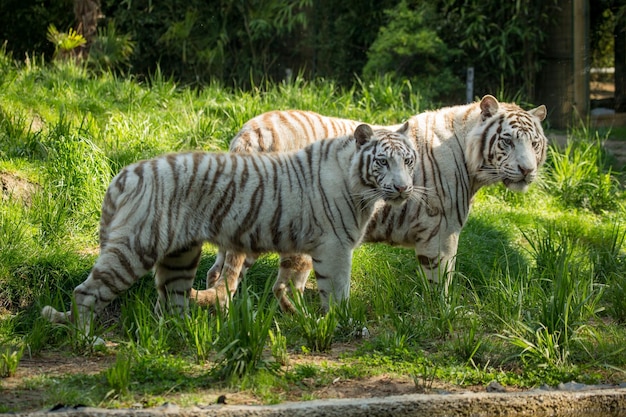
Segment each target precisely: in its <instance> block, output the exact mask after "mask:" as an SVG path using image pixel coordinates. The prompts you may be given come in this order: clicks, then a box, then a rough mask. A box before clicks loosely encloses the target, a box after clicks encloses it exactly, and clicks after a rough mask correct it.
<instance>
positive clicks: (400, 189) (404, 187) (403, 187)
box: [394, 185, 409, 193]
mask: <svg viewBox="0 0 626 417" xmlns="http://www.w3.org/2000/svg"><path fill="white" fill-rule="evenodd" d="M394 188H395V189H396V191H397V192H399V193H403V192H405V191H406V190H407V188H409V187H408V186H407V185H394Z"/></svg>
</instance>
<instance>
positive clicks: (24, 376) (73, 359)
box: [0, 345, 519, 412]
mask: <svg viewBox="0 0 626 417" xmlns="http://www.w3.org/2000/svg"><path fill="white" fill-rule="evenodd" d="M352 349H354V346H349V345H338V346H337V347H336V348H334V349H333V350H332V351H331V352H329V353H326V354H317V355H312V354H307V355H302V354H291V355H290V363H289V365H288V366H294V365H296V364H315V365H328V366H332V365H340V363H341V361H340V359H339V355H341V354H342V353H345V352H346V351H347V350H352ZM27 356H28V355H27V354H24V357H23V358H22V360H21V362H20V364H19V367H18V369H17V373H16V374H15V375H13V376H11V377H7V378H3V379H0V404H2V405H3V406H4V407H7V408H8V409H10V410H14V411H19V412H31V411H42V410H48V409H50V408H52V407H53V406H56V405H61V404H58V401H55V399H54V398H51V397H50V393H49V392H47V389H46V388H45V386H42V385H41V384H38V381H40V379H39V378H42V377H47V378H53V379H54V378H63V377H67V376H71V375H94V374H98V373H101V372H103V371H105V370H106V369H108V368H110V367H111V366H113V364H114V362H115V355H114V354H106V355H105V354H100V355H91V356H76V355H73V354H69V353H66V352H46V353H42V354H40V355H37V356H36V357H31V358H29V357H27ZM207 371H208V367H207ZM103 383H104V379H103ZM174 389H175V387H172V390H173V391H174ZM485 390H486V388H485V387H483V386H473V387H458V386H454V385H451V384H448V383H443V382H439V381H434V382H432V385H431V384H430V383H429V384H428V386H427V389H425V387H424V385H423V384H417V385H416V383H415V382H414V381H413V379H412V378H410V377H408V376H401V375H388V374H383V375H376V376H370V377H365V378H359V379H349V380H348V379H342V378H337V379H335V380H333V381H330V382H322V381H321V380H320V379H318V378H303V379H302V380H301V381H299V383H297V384H294V385H291V386H290V388H289V390H288V391H284V392H280V393H279V394H280V398H281V400H282V401H283V402H285V401H302V399H303V398H307V399H313V398H315V399H331V398H373V397H388V396H392V395H404V394H416V393H424V392H429V393H438V392H445V393H461V392H470V391H471V392H485ZM507 391H519V390H516V389H510V388H507ZM161 397H163V398H165V399H164V400H163V402H168V403H173V404H180V405H183V406H185V405H189V406H191V405H199V406H206V405H210V404H215V403H217V402H218V399H219V401H220V402H222V401H225V403H226V404H230V405H259V404H262V399H260V398H259V397H258V396H256V395H255V394H254V392H253V391H252V390H244V391H236V390H233V389H228V388H215V389H200V390H195V391H193V392H186V393H181V392H171V393H164V394H162V395H161ZM220 397H221V398H220ZM135 400H136V401H139V403H133V404H122V405H121V406H123V407H134V408H141V407H144V406H154V405H155V404H152V403H150V402H143V399H141V398H135ZM146 401H153V400H148V399H146ZM62 405H64V406H76V405H81V404H62ZM156 405H160V404H156Z"/></svg>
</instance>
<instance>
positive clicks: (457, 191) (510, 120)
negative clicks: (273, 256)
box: [192, 95, 547, 310]
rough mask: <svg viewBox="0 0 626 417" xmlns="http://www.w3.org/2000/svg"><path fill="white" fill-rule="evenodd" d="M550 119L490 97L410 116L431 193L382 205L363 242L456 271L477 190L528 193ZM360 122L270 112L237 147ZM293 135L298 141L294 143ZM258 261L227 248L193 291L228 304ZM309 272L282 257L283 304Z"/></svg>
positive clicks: (306, 261)
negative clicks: (403, 249) (500, 187)
mask: <svg viewBox="0 0 626 417" xmlns="http://www.w3.org/2000/svg"><path fill="white" fill-rule="evenodd" d="M545 117H546V107H545V106H543V105H541V106H539V107H537V108H535V109H532V110H528V111H525V110H523V109H522V108H520V107H519V106H517V105H516V104H513V103H500V102H498V100H496V98H495V97H493V96H490V95H486V96H484V97H483V99H482V100H481V101H480V102H476V103H471V104H467V105H462V106H454V107H446V108H442V109H440V110H436V111H429V112H425V113H421V114H418V115H416V116H413V117H411V118H410V119H409V120H408V123H409V125H410V131H409V136H410V138H411V139H412V140H413V141H414V143H415V146H416V147H417V149H418V153H419V158H420V164H419V169H417V170H416V171H415V178H414V182H415V185H416V186H419V187H420V188H422V189H427V190H429V191H428V192H427V195H426V198H425V200H424V201H418V200H415V201H410V202H408V203H407V204H405V205H403V206H402V207H393V206H390V205H385V206H382V207H379V208H378V209H377V210H376V211H375V213H374V216H373V218H372V220H371V221H370V223H369V225H368V227H367V230H366V233H365V236H364V238H363V241H364V242H386V243H389V244H391V245H401V246H407V247H413V248H414V249H415V254H416V257H417V259H418V261H419V262H420V264H421V266H422V267H423V269H424V271H425V273H426V274H427V277H428V278H429V279H430V280H431V281H434V282H438V281H440V280H442V279H447V277H449V276H450V275H449V274H450V272H451V271H453V269H454V265H455V258H456V253H457V247H458V241H459V234H460V233H461V230H462V229H463V226H464V224H465V222H466V220H467V218H468V214H469V211H470V207H471V204H472V199H473V197H474V195H475V194H476V192H477V191H478V190H479V189H480V188H481V187H483V186H486V185H490V184H494V183H496V182H502V183H504V185H505V186H506V187H508V188H509V189H511V190H513V191H526V190H527V188H528V186H529V185H530V184H531V183H532V182H533V181H534V180H535V178H536V177H537V172H538V169H539V168H540V167H541V165H542V164H543V163H544V161H545V158H546V148H547V140H546V137H545V135H544V132H543V129H542V127H541V122H542V121H543V120H544V118H545ZM358 123H360V122H357V121H353V120H347V119H337V118H331V117H325V116H321V115H319V114H317V113H313V112H304V111H297V110H291V111H273V112H268V113H265V114H262V115H260V116H257V117H255V118H253V119H251V120H250V121H248V122H247V123H246V124H245V125H244V126H243V128H242V129H241V131H240V132H239V133H238V134H237V136H235V138H234V139H233V141H232V142H231V146H230V149H231V151H232V152H266V151H270V150H274V151H275V150H288V149H293V147H299V146H304V145H305V144H306V143H310V142H313V141H316V140H319V139H322V138H324V137H326V136H328V133H329V132H332V134H333V135H337V134H343V133H345V132H346V131H350V130H352V129H354V126H356V125H357V124H358ZM295 132H298V134H297V135H294V133H295ZM294 136H297V137H298V142H294V141H291V140H290V138H292V137H294ZM305 139H306V140H305ZM253 262H254V258H248V259H247V261H246V262H245V264H244V259H242V257H241V255H240V254H236V253H232V252H224V251H223V250H220V252H219V253H218V257H217V259H216V262H215V264H214V265H213V267H212V268H211V270H210V271H209V273H208V275H207V288H208V289H207V290H204V291H199V292H193V293H192V298H194V297H195V298H196V299H197V300H198V302H199V304H213V303H216V302H217V301H219V302H221V303H223V299H225V298H226V297H227V296H228V295H229V294H227V291H226V286H228V289H229V290H230V293H231V294H232V293H233V292H234V291H235V289H236V288H237V285H238V282H239V280H240V279H241V277H240V275H239V272H240V271H242V276H243V273H245V270H246V269H247V268H248V267H249V266H250V265H251V264H252V263H253ZM242 266H243V269H242ZM310 270H311V261H310V258H308V257H306V256H300V255H294V254H283V256H282V257H281V260H280V270H279V274H278V278H277V281H276V284H275V286H274V293H275V294H276V296H277V297H279V299H280V301H281V306H282V307H283V309H286V310H290V309H292V306H291V304H290V302H289V301H288V299H287V298H286V297H285V292H286V290H287V289H288V288H289V286H290V282H291V283H293V285H294V287H295V288H296V289H298V290H299V291H303V290H304V286H305V284H306V280H307V278H308V276H309V272H310Z"/></svg>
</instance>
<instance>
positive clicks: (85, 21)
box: [74, 0, 104, 59]
mask: <svg viewBox="0 0 626 417" xmlns="http://www.w3.org/2000/svg"><path fill="white" fill-rule="evenodd" d="M74 17H75V18H76V26H77V28H76V32H78V33H79V34H81V35H83V37H84V38H85V40H86V41H87V42H86V43H85V44H84V45H83V46H81V47H79V48H76V50H75V51H76V57H77V58H78V59H86V58H87V55H88V54H89V47H90V46H91V44H92V42H93V40H94V38H95V37H96V33H97V29H98V20H100V19H101V18H102V17H104V16H103V14H102V12H101V11H100V0H74Z"/></svg>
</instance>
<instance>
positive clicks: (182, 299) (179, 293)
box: [154, 243, 202, 316]
mask: <svg viewBox="0 0 626 417" xmlns="http://www.w3.org/2000/svg"><path fill="white" fill-rule="evenodd" d="M201 255H202V243H196V244H193V245H192V246H189V247H186V248H184V249H181V250H178V251H175V252H172V253H170V254H168V255H167V256H165V257H164V258H163V259H162V260H161V261H159V262H158V263H157V265H156V267H155V270H154V282H155V285H156V289H157V292H158V294H159V301H158V303H157V304H156V306H155V312H156V313H158V314H163V313H164V312H165V311H170V312H171V313H174V314H178V315H181V316H182V315H183V314H184V313H185V312H186V311H187V309H188V307H189V305H188V304H189V297H190V290H191V287H192V285H193V281H194V279H195V277H196V271H197V269H198V264H199V263H200V257H201Z"/></svg>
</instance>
